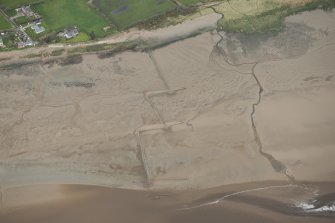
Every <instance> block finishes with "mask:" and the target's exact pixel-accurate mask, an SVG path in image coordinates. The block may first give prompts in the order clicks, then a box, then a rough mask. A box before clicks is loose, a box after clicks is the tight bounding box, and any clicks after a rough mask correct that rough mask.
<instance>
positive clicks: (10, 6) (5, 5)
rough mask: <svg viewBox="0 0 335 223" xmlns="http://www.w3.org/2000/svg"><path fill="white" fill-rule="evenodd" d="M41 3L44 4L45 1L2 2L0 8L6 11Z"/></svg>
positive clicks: (12, 0)
mask: <svg viewBox="0 0 335 223" xmlns="http://www.w3.org/2000/svg"><path fill="white" fill-rule="evenodd" d="M39 2H43V0H0V6H1V7H3V8H5V9H6V10H11V9H15V8H17V7H20V6H22V5H29V4H34V3H39Z"/></svg>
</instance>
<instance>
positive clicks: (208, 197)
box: [0, 182, 335, 223]
mask: <svg viewBox="0 0 335 223" xmlns="http://www.w3.org/2000/svg"><path fill="white" fill-rule="evenodd" d="M283 183H284V182H258V183H249V184H240V185H231V186H225V187H218V188H213V189H209V190H191V191H190V190H188V191H179V192H175V191H146V192H145V191H143V192H141V191H131V190H122V189H109V188H102V187H94V186H79V185H44V186H43V185H39V186H36V187H35V188H34V187H20V188H15V189H11V191H8V192H10V193H9V195H7V197H6V198H7V199H8V200H11V199H12V200H13V199H14V200H17V201H18V200H19V199H18V198H16V197H15V195H17V194H20V195H21V196H22V195H26V197H24V196H22V197H21V198H22V199H26V200H25V201H26V202H27V201H28V200H30V201H31V202H32V204H28V203H26V204H19V203H17V202H16V203H15V202H14V203H13V202H11V203H10V205H9V206H8V207H3V208H4V209H2V210H3V211H2V213H1V214H0V220H1V222H2V223H14V222H15V223H21V222H27V223H30V222H31V223H33V222H34V223H42V222H62V223H66V222H84V223H85V222H87V223H88V222H100V223H103V222H124V223H128V222H129V223H130V222H139V223H140V222H143V223H144V222H148V223H151V222H152V223H154V222H156V223H157V222H159V223H168V222H176V223H182V222H194V223H198V222H199V223H200V222H213V223H215V222H223V221H224V222H246V221H248V222H333V221H334V217H335V215H329V214H328V215H327V214H325V213H321V214H308V213H305V212H303V211H302V210H301V209H299V208H297V207H295V206H294V203H293V200H294V199H301V198H302V197H306V196H308V194H310V193H314V192H315V188H316V187H318V188H322V189H323V191H327V190H328V191H329V190H331V191H333V192H334V184H333V183H322V184H320V183H318V184H313V183H311V182H309V183H308V185H309V186H308V187H307V186H304V187H305V188H304V187H294V186H292V185H291V186H290V185H285V184H283ZM274 185H277V187H275V186H274ZM260 186H262V187H263V188H264V189H262V188H260ZM250 188H254V191H249V192H248V191H246V192H245V193H241V194H236V195H233V196H231V197H228V196H229V194H233V193H234V192H236V191H238V190H240V191H241V190H242V191H243V190H250ZM257 188H258V189H259V190H255V189H257ZM32 194H33V195H32ZM29 196H30V198H29ZM39 196H43V197H46V198H49V201H43V202H36V201H35V199H36V198H37V197H39ZM225 196H226V197H227V198H225V199H222V198H223V197H225ZM325 196H326V197H328V196H327V194H326V195H324V196H323V197H325ZM321 198H322V196H321ZM217 199H222V200H221V201H220V202H219V203H217V204H210V205H204V204H207V203H210V202H212V201H215V200H217ZM316 199H318V198H316ZM201 205H203V206H201Z"/></svg>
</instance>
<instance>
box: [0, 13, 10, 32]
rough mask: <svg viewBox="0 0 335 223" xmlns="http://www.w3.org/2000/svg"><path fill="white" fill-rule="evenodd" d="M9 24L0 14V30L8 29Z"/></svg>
mask: <svg viewBox="0 0 335 223" xmlns="http://www.w3.org/2000/svg"><path fill="white" fill-rule="evenodd" d="M11 27H12V26H11V24H10V23H9V22H8V21H7V20H6V19H5V18H4V17H3V16H2V15H1V14H0V30H6V29H10V28H11Z"/></svg>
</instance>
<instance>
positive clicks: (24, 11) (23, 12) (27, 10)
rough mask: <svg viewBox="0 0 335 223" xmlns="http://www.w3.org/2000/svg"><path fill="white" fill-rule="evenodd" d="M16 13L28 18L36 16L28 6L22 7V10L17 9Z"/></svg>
mask: <svg viewBox="0 0 335 223" xmlns="http://www.w3.org/2000/svg"><path fill="white" fill-rule="evenodd" d="M16 12H17V13H18V14H21V15H24V16H27V17H32V16H34V12H33V11H32V10H31V8H30V5H28V6H21V7H20V8H18V9H16Z"/></svg>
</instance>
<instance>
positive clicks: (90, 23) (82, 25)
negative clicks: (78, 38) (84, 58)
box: [34, 0, 108, 37]
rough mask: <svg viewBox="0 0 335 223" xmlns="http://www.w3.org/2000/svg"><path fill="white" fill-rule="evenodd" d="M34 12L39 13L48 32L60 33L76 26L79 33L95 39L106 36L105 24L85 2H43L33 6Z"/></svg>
mask: <svg viewBox="0 0 335 223" xmlns="http://www.w3.org/2000/svg"><path fill="white" fill-rule="evenodd" d="M34 10H36V11H37V12H38V13H40V14H41V15H42V17H43V19H44V21H45V24H46V25H47V27H48V28H49V29H50V30H53V31H60V30H62V29H64V28H66V27H69V26H77V27H78V28H79V29H80V31H82V32H85V33H86V34H89V33H91V32H94V33H95V35H96V36H97V37H103V36H105V35H106V33H105V32H104V30H103V28H104V27H105V26H107V25H108V24H107V22H106V21H105V20H104V19H103V18H102V17H101V16H100V15H99V14H98V12H96V11H95V10H94V9H92V8H91V7H90V6H89V5H88V4H87V0H44V2H43V3H41V4H38V5H35V6H34Z"/></svg>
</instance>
